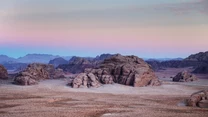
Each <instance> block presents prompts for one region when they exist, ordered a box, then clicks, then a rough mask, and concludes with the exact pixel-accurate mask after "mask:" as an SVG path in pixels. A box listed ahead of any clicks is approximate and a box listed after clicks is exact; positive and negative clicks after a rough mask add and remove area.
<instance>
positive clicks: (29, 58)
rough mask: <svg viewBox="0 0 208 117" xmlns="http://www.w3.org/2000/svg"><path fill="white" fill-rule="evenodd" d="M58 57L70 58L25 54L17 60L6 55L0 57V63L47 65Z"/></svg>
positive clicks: (65, 57)
mask: <svg viewBox="0 0 208 117" xmlns="http://www.w3.org/2000/svg"><path fill="white" fill-rule="evenodd" d="M60 57H62V58H64V59H65V60H70V59H71V56H58V55H50V54H27V55H25V56H23V57H20V58H17V59H15V58H12V57H8V56H6V55H0V63H1V64H3V63H34V62H38V63H48V62H49V61H50V60H53V59H55V58H60Z"/></svg>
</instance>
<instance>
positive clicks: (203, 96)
mask: <svg viewBox="0 0 208 117" xmlns="http://www.w3.org/2000/svg"><path fill="white" fill-rule="evenodd" d="M187 106H192V107H201V108H208V91H207V90H201V91H198V92H195V93H193V94H192V95H191V97H190V98H189V99H187Z"/></svg>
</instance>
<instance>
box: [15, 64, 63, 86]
mask: <svg viewBox="0 0 208 117" xmlns="http://www.w3.org/2000/svg"><path fill="white" fill-rule="evenodd" d="M62 75H63V74H62ZM60 76H61V74H60V73H59V74H57V70H56V69H55V68H54V66H53V65H48V64H41V63H32V64H29V65H28V67H27V68H26V69H25V70H24V71H22V72H20V73H19V74H18V75H17V76H16V77H15V79H14V83H15V84H19V85H33V84H37V83H38V82H39V81H40V80H44V79H50V78H51V79H53V78H59V77H60Z"/></svg>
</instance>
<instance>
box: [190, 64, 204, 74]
mask: <svg viewBox="0 0 208 117" xmlns="http://www.w3.org/2000/svg"><path fill="white" fill-rule="evenodd" d="M193 73H196V74H208V65H200V66H198V67H196V69H195V70H194V71H193Z"/></svg>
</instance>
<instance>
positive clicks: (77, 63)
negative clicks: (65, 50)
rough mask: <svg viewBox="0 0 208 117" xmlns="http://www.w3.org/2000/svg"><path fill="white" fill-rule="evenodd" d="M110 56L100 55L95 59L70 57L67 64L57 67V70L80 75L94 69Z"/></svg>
mask: <svg viewBox="0 0 208 117" xmlns="http://www.w3.org/2000/svg"><path fill="white" fill-rule="evenodd" d="M111 56H113V55H111V54H101V55H100V56H97V57H96V58H90V57H76V56H74V57H72V58H71V59H70V61H69V64H62V65H59V66H58V67H57V68H61V69H63V70H64V71H65V72H70V73H82V72H84V69H86V68H96V67H97V66H99V64H100V63H101V62H103V61H104V60H105V59H106V58H110V57H111Z"/></svg>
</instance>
